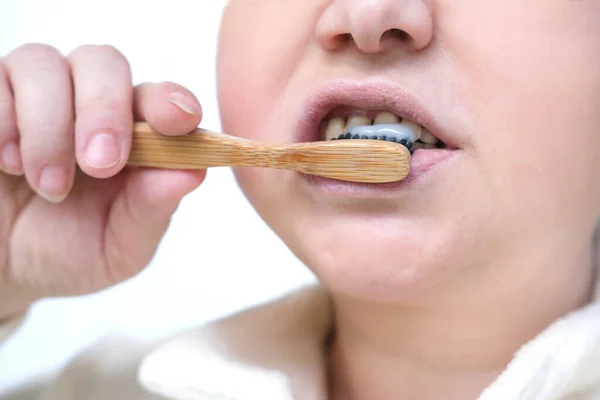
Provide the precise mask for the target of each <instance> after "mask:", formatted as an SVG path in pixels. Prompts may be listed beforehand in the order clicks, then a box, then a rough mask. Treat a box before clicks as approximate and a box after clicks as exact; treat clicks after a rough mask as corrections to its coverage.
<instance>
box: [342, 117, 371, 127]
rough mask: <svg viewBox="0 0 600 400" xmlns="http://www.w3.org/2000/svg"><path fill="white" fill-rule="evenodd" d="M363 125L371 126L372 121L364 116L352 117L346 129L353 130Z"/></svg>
mask: <svg viewBox="0 0 600 400" xmlns="http://www.w3.org/2000/svg"><path fill="white" fill-rule="evenodd" d="M361 125H371V120H370V119H369V118H367V117H365V116H364V115H352V116H351V117H350V118H348V124H347V125H346V129H352V128H354V127H355V126H361Z"/></svg>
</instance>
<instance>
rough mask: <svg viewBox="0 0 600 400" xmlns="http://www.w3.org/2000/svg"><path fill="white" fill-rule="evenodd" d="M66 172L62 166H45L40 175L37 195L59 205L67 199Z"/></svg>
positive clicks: (67, 177) (67, 179)
mask: <svg viewBox="0 0 600 400" xmlns="http://www.w3.org/2000/svg"><path fill="white" fill-rule="evenodd" d="M68 181H69V176H68V171H67V169H66V168H65V167H62V166H58V165H56V166H47V167H45V168H44V169H43V170H42V173H41V174H40V185H39V189H38V193H39V194H40V196H42V197H44V198H45V199H46V200H48V201H50V202H52V203H60V202H61V201H63V200H64V199H65V197H67V193H66V192H67V190H66V189H67V184H68Z"/></svg>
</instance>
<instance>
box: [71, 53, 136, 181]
mask: <svg viewBox="0 0 600 400" xmlns="http://www.w3.org/2000/svg"><path fill="white" fill-rule="evenodd" d="M69 61H70V62H71V69H72V74H73V82H74V87H75V115H76V122H75V146H76V154H77V162H78V164H79V167H80V168H81V169H82V171H84V172H85V173H86V174H88V175H90V176H93V177H95V178H108V177H111V176H114V175H115V174H117V173H118V172H119V171H121V169H122V168H123V167H124V166H125V164H126V163H127V158H128V155H129V151H130V149H131V136H132V129H133V111H132V101H133V100H132V96H133V94H132V91H133V89H132V83H131V72H130V68H129V63H128V62H127V60H126V59H125V57H124V56H123V55H122V54H121V53H120V52H119V51H118V50H116V49H115V48H113V47H109V46H83V47H80V48H78V49H76V50H75V51H74V52H73V53H71V54H70V55H69Z"/></svg>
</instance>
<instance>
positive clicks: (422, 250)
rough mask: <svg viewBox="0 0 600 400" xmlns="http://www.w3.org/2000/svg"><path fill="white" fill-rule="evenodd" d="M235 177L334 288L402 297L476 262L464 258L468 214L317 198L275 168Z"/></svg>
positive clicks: (376, 297)
mask: <svg viewBox="0 0 600 400" xmlns="http://www.w3.org/2000/svg"><path fill="white" fill-rule="evenodd" d="M236 177H237V179H238V183H239V184H240V186H241V188H242V190H243V191H244V193H245V194H246V196H247V198H248V200H249V201H250V203H251V204H252V205H253V207H254V208H255V209H256V210H257V212H258V213H259V214H260V215H261V217H262V218H263V220H264V221H265V222H266V224H267V225H268V226H269V227H270V228H271V229H272V230H273V231H274V232H275V233H276V234H277V235H278V236H279V238H280V239H281V240H282V241H283V242H284V243H285V244H286V245H287V247H288V248H289V249H290V250H291V251H292V252H293V254H294V255H295V256H296V257H297V258H298V259H299V260H300V261H301V262H302V263H304V264H305V265H306V266H307V267H308V268H309V269H310V270H311V271H312V272H313V273H314V274H315V276H316V277H317V279H318V280H319V281H320V283H321V284H322V285H323V286H325V287H326V288H327V289H328V290H330V291H332V292H334V293H338V294H341V295H343V296H348V297H354V298H360V299H362V300H367V301H378V302H399V301H405V300H408V299H410V298H413V297H415V296H418V295H420V294H422V293H424V292H426V291H427V292H429V290H431V289H433V288H435V287H436V286H438V285H439V284H440V283H441V282H444V281H447V280H448V279H450V278H452V276H453V275H455V274H456V273H457V272H459V271H457V270H459V269H460V266H461V265H466V264H472V263H473V260H467V259H466V257H467V255H474V252H469V251H468V248H467V244H468V241H467V240H466V239H467V238H468V237H469V234H468V232H469V231H471V230H469V229H468V228H467V226H466V225H465V224H464V222H465V221H464V220H463V221H462V223H459V221H458V220H457V219H456V218H446V219H444V218H443V217H439V216H433V217H431V216H429V217H428V216H423V215H418V216H417V215H415V214H408V215H407V214H405V212H410V210H403V209H402V208H401V207H398V206H397V204H396V207H394V204H395V203H396V202H394V201H392V202H384V201H377V202H364V201H361V202H347V203H344V202H333V203H332V202H319V201H315V199H314V198H313V197H311V196H303V195H302V194H301V193H299V192H298V191H294V188H298V182H297V181H296V180H295V179H294V178H293V177H290V176H289V174H282V173H280V172H277V171H258V170H254V171H252V170H237V171H236ZM274 182H278V183H279V185H274V184H273V183H274ZM267 187H269V188H272V190H273V191H272V192H271V193H270V195H269V196H265V195H264V194H262V193H261V188H263V190H264V188H267ZM444 220H446V221H447V222H446V223H444V222H443V221H444ZM470 244H471V246H473V245H474V244H473V243H470Z"/></svg>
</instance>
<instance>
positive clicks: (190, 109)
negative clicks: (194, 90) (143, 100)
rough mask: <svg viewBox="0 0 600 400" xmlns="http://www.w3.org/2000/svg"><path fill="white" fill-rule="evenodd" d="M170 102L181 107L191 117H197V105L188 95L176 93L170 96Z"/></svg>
mask: <svg viewBox="0 0 600 400" xmlns="http://www.w3.org/2000/svg"><path fill="white" fill-rule="evenodd" d="M169 101H170V102H171V103H173V104H175V105H176V106H177V107H179V109H181V110H182V111H183V112H185V113H187V114H190V115H196V111H194V109H195V108H196V105H195V104H194V103H193V101H192V100H190V99H189V98H188V97H187V96H186V95H184V94H182V93H178V92H175V93H173V94H171V96H169Z"/></svg>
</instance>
